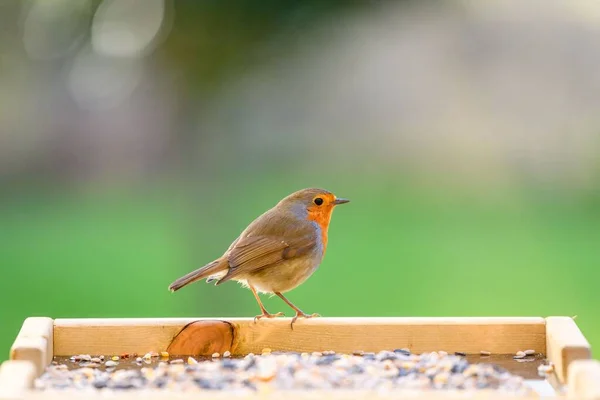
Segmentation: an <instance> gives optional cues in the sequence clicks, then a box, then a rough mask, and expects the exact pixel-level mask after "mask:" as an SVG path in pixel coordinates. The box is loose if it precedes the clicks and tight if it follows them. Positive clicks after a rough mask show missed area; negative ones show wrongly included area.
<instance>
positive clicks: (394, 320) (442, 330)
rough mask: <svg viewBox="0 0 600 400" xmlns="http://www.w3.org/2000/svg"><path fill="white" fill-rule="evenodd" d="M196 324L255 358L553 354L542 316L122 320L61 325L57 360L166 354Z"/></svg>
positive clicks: (58, 326)
mask: <svg viewBox="0 0 600 400" xmlns="http://www.w3.org/2000/svg"><path fill="white" fill-rule="evenodd" d="M194 321H202V323H204V324H208V325H207V326H210V325H211V324H212V325H219V324H221V325H222V324H228V325H230V326H231V328H232V329H233V332H234V334H233V336H234V339H233V342H232V345H231V347H230V348H226V347H225V349H227V350H229V351H231V352H232V353H234V354H247V353H249V352H254V353H256V352H260V351H261V350H262V349H263V348H266V347H268V348H270V349H272V350H273V351H278V350H279V351H286V350H287V351H291V350H293V351H322V350H334V351H337V352H352V351H355V350H363V351H379V350H383V349H393V348H401V347H407V348H409V349H411V350H412V351H413V352H417V353H420V352H424V351H434V350H444V351H447V352H454V351H462V352H467V353H479V351H480V350H488V351H491V352H492V353H494V354H508V353H514V352H516V351H518V350H523V349H535V350H536V351H538V352H541V353H545V352H546V337H545V331H546V330H545V320H544V319H543V318H541V317H459V318H451V317H415V318H412V317H399V318H398V317H387V318H314V319H308V320H298V321H297V322H296V323H295V324H294V329H293V330H292V329H291V328H290V319H289V318H281V319H279V318H278V319H272V320H259V321H258V322H257V323H254V320H253V319H252V318H221V319H218V318H215V319H211V318H203V319H191V318H177V319H166V318H161V319H125V318H123V319H119V318H117V319H57V320H55V322H54V324H55V326H54V334H55V354H57V355H73V354H81V353H85V354H116V353H133V352H135V353H138V354H142V353H145V352H148V351H163V350H166V349H167V348H168V347H169V346H170V344H171V342H172V341H173V339H174V338H175V337H177V335H178V334H179V333H180V331H181V330H182V329H183V328H184V327H185V326H186V325H188V324H190V323H192V322H194ZM213 328H214V326H213ZM213 328H211V329H213ZM196 334H197V333H196ZM223 342H224V343H226V342H227V341H226V340H224V341H223Z"/></svg>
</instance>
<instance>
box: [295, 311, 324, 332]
mask: <svg viewBox="0 0 600 400" xmlns="http://www.w3.org/2000/svg"><path fill="white" fill-rule="evenodd" d="M320 316H321V315H320V314H317V313H313V314H306V313H303V312H298V313H296V315H295V316H294V318H292V323H291V324H290V326H291V327H292V329H294V322H296V320H297V319H298V318H307V319H308V318H317V317H320Z"/></svg>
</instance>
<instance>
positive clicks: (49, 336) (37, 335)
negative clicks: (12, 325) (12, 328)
mask: <svg viewBox="0 0 600 400" xmlns="http://www.w3.org/2000/svg"><path fill="white" fill-rule="evenodd" d="M53 354H54V320H52V318H47V317H30V318H26V319H25V321H23V325H22V326H21V329H20V330H19V333H18V334H17V337H16V339H15V341H14V343H13V345H12V346H11V350H10V359H11V360H29V361H32V362H34V363H35V365H36V368H38V371H41V370H43V368H45V366H47V365H48V364H50V361H52V356H53Z"/></svg>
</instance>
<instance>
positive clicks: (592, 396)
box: [567, 360, 600, 400]
mask: <svg viewBox="0 0 600 400" xmlns="http://www.w3.org/2000/svg"><path fill="white" fill-rule="evenodd" d="M567 381H568V396H569V397H570V398H573V399H581V400H588V399H589V400H600V361H597V360H575V361H573V362H572V363H571V365H569V374H568V379H567Z"/></svg>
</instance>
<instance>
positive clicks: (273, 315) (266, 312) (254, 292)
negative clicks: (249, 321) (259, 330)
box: [248, 284, 284, 323]
mask: <svg viewBox="0 0 600 400" xmlns="http://www.w3.org/2000/svg"><path fill="white" fill-rule="evenodd" d="M248 287H250V290H252V294H254V297H255V298H256V301H257V302H258V306H259V307H260V311H262V314H261V315H257V316H256V317H254V323H256V321H258V320H259V319H261V318H276V317H283V316H284V314H283V313H282V312H278V313H277V314H271V313H269V312H268V311H267V309H266V308H265V306H263V303H262V301H260V297H258V293H257V292H256V289H255V288H254V286H252V285H250V284H248Z"/></svg>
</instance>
